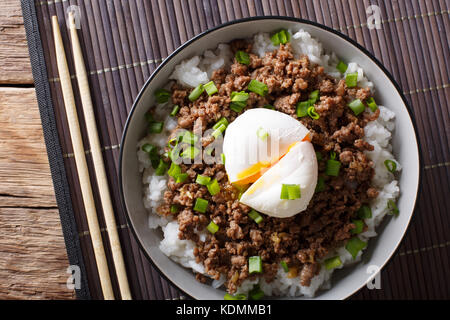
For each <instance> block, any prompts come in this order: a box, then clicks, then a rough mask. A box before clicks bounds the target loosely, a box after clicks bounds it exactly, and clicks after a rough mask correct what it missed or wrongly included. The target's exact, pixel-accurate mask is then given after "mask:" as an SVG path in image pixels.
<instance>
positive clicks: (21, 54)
mask: <svg viewBox="0 0 450 320" xmlns="http://www.w3.org/2000/svg"><path fill="white" fill-rule="evenodd" d="M0 71H1V72H0V84H32V83H33V76H32V74H31V65H30V58H29V56H28V47H27V39H26V36H25V29H24V26H23V20H22V10H21V8H20V0H2V1H0Z"/></svg>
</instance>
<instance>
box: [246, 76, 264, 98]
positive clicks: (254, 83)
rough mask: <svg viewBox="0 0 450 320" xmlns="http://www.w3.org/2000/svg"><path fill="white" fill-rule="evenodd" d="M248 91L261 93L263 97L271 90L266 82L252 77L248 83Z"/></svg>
mask: <svg viewBox="0 0 450 320" xmlns="http://www.w3.org/2000/svg"><path fill="white" fill-rule="evenodd" d="M248 91H251V92H254V93H256V94H259V95H260V96H261V97H264V96H265V95H266V94H267V92H269V88H268V87H267V85H266V84H265V83H264V82H260V81H258V80H255V79H252V80H251V81H250V83H249V84H248Z"/></svg>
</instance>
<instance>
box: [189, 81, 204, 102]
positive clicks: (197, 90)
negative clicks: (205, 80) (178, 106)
mask: <svg viewBox="0 0 450 320" xmlns="http://www.w3.org/2000/svg"><path fill="white" fill-rule="evenodd" d="M203 91H205V88H204V87H203V85H202V84H199V85H198V86H197V87H195V89H194V90H192V91H191V93H190V94H189V100H191V101H195V100H197V99H198V98H199V97H200V96H201V95H202V93H203Z"/></svg>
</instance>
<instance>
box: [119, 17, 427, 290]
mask: <svg viewBox="0 0 450 320" xmlns="http://www.w3.org/2000/svg"><path fill="white" fill-rule="evenodd" d="M294 27H295V28H299V27H301V28H303V29H304V30H306V31H307V32H309V33H310V34H311V35H312V36H313V37H315V38H317V39H318V40H320V41H321V42H322V44H323V46H324V48H325V49H327V50H331V51H334V52H335V53H336V54H337V55H338V57H340V58H341V59H343V60H344V61H345V60H346V61H355V62H357V63H358V64H359V65H360V66H361V67H362V68H363V70H364V72H365V74H366V76H367V77H368V78H369V79H370V80H371V81H372V82H373V83H374V86H375V88H376V94H375V98H376V101H377V102H379V103H380V104H382V105H385V106H388V107H389V108H391V109H392V110H393V111H394V112H395V114H396V123H395V124H396V129H395V132H394V134H393V141H392V143H393V147H394V154H395V157H396V159H398V160H399V162H400V163H401V165H402V166H403V169H402V174H401V176H400V180H399V182H400V190H401V195H400V198H399V200H398V208H399V210H400V215H399V216H398V217H397V218H395V219H389V218H386V219H385V221H384V223H382V225H381V226H380V227H379V228H378V229H377V231H379V235H378V236H377V237H376V238H374V239H372V240H370V242H369V247H368V249H367V250H366V251H365V252H364V254H363V261H362V262H361V263H358V264H356V265H355V266H352V267H347V268H344V269H342V270H337V271H336V272H335V273H334V274H333V278H332V287H331V289H329V290H326V291H321V292H318V294H317V296H316V299H345V298H347V297H348V296H350V295H351V294H353V293H355V292H356V291H357V290H358V289H360V288H361V287H363V286H364V285H365V284H366V282H367V281H368V278H369V276H370V274H368V273H367V267H368V266H369V265H375V266H379V267H383V266H384V265H385V264H386V263H387V261H388V260H389V258H390V257H391V256H392V254H393V253H394V252H395V250H396V248H397V246H398V245H399V243H400V241H401V240H402V238H403V235H404V234H405V231H406V229H407V227H408V224H409V221H410V219H411V216H412V214H413V211H414V206H415V202H416V196H417V192H418V188H419V177H420V169H419V168H420V165H419V162H420V161H419V151H418V143H417V139H416V134H415V130H414V125H413V121H412V120H411V116H410V113H409V111H408V106H407V103H406V100H405V98H404V97H403V95H402V93H401V91H400V89H399V86H398V85H397V84H396V83H395V82H394V80H393V78H392V76H391V75H390V74H389V73H388V72H387V71H386V69H385V68H384V67H383V66H382V65H381V64H380V63H379V62H378V61H377V60H376V59H375V58H374V57H373V56H372V55H371V54H370V53H369V52H368V51H367V50H365V49H364V48H362V47H361V46H359V45H358V44H356V43H355V42H354V41H352V40H351V39H349V38H348V37H346V36H344V35H342V34H340V33H338V32H336V31H334V30H332V29H330V28H328V27H325V26H322V25H319V24H316V23H312V22H309V21H305V20H300V19H295V18H286V17H254V18H249V19H243V20H238V21H233V22H230V23H227V24H225V25H222V26H219V27H216V28H214V29H212V30H209V31H206V32H204V33H202V34H200V35H198V36H197V37H195V38H193V39H191V40H190V41H188V42H186V43H185V44H184V45H182V46H181V47H180V48H178V49H177V50H176V51H175V52H174V53H173V54H171V55H170V56H169V57H168V58H167V59H165V60H164V61H163V63H162V64H161V65H160V66H159V67H158V69H157V70H156V71H155V72H154V73H153V74H152V75H151V76H150V78H149V79H148V80H147V82H146V83H145V85H144V87H143V88H142V90H141V92H140V93H139V95H138V97H137V98H136V101H135V103H134V106H133V109H132V110H131V112H130V115H129V117H128V120H127V123H126V125H125V130H124V133H123V137H122V144H121V150H120V164H119V179H120V188H121V194H122V200H123V204H124V208H125V210H126V212H127V215H128V219H129V224H130V226H131V229H132V230H133V231H134V233H135V236H136V238H137V240H138V242H139V243H140V245H141V246H142V248H143V250H144V252H145V253H146V254H147V256H148V258H149V259H150V261H151V262H152V263H153V265H154V266H155V267H156V268H157V269H158V270H159V271H160V273H161V274H162V275H163V276H165V277H166V278H167V279H169V280H170V281H171V282H172V283H173V284H174V285H176V286H177V287H178V288H179V289H181V290H182V291H184V292H185V293H186V294H187V295H189V296H191V297H193V298H196V299H223V296H224V291H223V290H218V289H213V288H212V287H211V286H209V285H205V284H201V283H200V282H198V281H196V280H195V277H194V276H193V273H192V271H191V270H188V269H185V268H183V267H181V266H180V265H178V264H177V263H175V262H173V261H172V260H170V259H169V258H168V257H167V256H165V255H164V254H163V253H162V252H161V251H160V250H159V248H158V245H159V243H160V241H161V239H162V234H161V231H160V230H158V231H155V230H152V229H150V228H149V227H148V218H147V215H148V213H147V211H146V210H145V208H144V206H143V202H142V198H143V196H142V179H141V174H140V173H139V171H138V160H137V156H136V144H137V142H138V140H140V139H141V138H142V137H143V136H145V134H146V127H147V126H146V121H145V117H144V113H145V112H146V111H147V110H148V107H149V106H151V105H153V104H154V102H155V101H154V95H153V92H154V91H155V90H156V89H157V88H160V87H162V86H163V85H164V84H165V83H166V82H167V80H168V77H169V75H170V74H171V73H172V71H173V70H174V67H175V66H176V65H177V64H179V63H180V62H181V61H182V60H184V59H186V58H189V57H191V56H194V55H199V54H202V53H203V52H204V51H205V50H207V49H214V48H215V47H217V45H218V44H219V43H226V42H229V41H231V40H233V39H237V38H248V37H250V36H252V35H253V34H255V33H258V32H272V31H276V30H278V29H280V28H286V29H287V28H294ZM386 220H389V221H386ZM381 276H383V275H382V274H381ZM299 299H301V298H299Z"/></svg>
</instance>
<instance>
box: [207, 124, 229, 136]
mask: <svg viewBox="0 0 450 320" xmlns="http://www.w3.org/2000/svg"><path fill="white" fill-rule="evenodd" d="M226 128H227V126H226V125H224V124H223V123H222V124H220V126H219V127H218V128H217V129H216V130H214V131H213V133H212V134H211V135H212V136H213V137H214V139H217V138H218V137H220V136H221V135H222V134H223V132H224V131H225V130H226Z"/></svg>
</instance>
